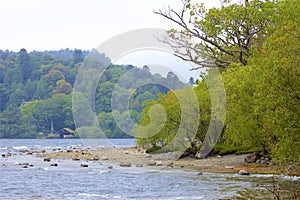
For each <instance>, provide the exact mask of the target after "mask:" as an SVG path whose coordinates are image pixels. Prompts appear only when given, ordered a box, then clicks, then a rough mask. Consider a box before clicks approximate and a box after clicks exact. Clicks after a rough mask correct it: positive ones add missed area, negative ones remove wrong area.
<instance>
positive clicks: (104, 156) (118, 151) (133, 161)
mask: <svg viewBox="0 0 300 200" xmlns="http://www.w3.org/2000/svg"><path fill="white" fill-rule="evenodd" d="M247 155H249V154H243V155H234V154H231V155H225V156H216V157H208V158H204V159H194V158H183V159H175V157H174V155H172V154H171V153H166V154H147V153H145V151H144V150H143V149H140V148H136V147H125V148H102V149H96V150H92V149H73V150H67V151H62V150H59V151H55V152H44V153H36V156H37V157H41V158H48V159H68V160H74V161H94V162H99V163H101V162H105V163H108V164H111V165H113V164H114V165H119V166H121V167H131V166H136V167H154V168H156V169H161V170H163V169H181V170H185V171H194V172H199V174H201V173H203V172H211V173H233V174H238V173H239V171H240V170H246V171H247V172H249V173H250V174H274V175H281V174H284V175H290V176H300V170H299V165H296V166H292V167H291V165H289V166H277V165H266V164H256V163H246V162H245V161H244V158H245V157H246V156H247Z"/></svg>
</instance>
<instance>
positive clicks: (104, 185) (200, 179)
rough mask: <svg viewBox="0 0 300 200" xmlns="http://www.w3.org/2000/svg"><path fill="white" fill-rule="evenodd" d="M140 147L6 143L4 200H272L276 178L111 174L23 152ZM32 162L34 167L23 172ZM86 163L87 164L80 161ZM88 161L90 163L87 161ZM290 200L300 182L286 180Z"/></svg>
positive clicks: (2, 143)
mask: <svg viewBox="0 0 300 200" xmlns="http://www.w3.org/2000/svg"><path fill="white" fill-rule="evenodd" d="M130 146H134V140H132V139H125V140H119V139H117V140H109V141H107V140H85V141H84V140H83V141H82V140H79V139H69V140H68V139H49V140H46V139H35V140H14V139H11V140H6V139H3V140H0V153H1V154H3V153H7V152H12V153H13V154H15V155H14V156H12V157H8V158H7V157H5V158H2V157H1V158H0V175H1V179H0V199H1V200H2V199H7V200H8V199H70V200H73V199H149V200H150V199H170V200H171V199H172V200H173V199H184V200H185V199H272V198H273V196H272V195H271V193H270V192H268V191H267V190H266V186H267V185H270V184H272V182H273V179H272V175H250V176H238V175H235V174H216V173H204V174H203V175H201V176H198V175H197V172H186V171H183V170H158V169H155V168H149V167H143V168H136V167H130V168H121V167H119V166H117V165H114V166H113V169H108V164H107V163H99V162H98V163H97V162H89V163H88V165H89V167H88V168H80V167H79V166H78V164H79V163H78V161H77V162H76V161H71V160H56V162H57V163H58V167H51V166H50V165H49V163H47V162H43V161H42V159H41V158H37V157H35V156H28V155H26V154H25V153H23V152H24V151H26V150H29V149H45V150H47V151H53V149H54V150H55V149H61V150H66V149H74V148H95V147H98V148H120V147H130ZM20 162H28V163H30V164H33V165H34V166H33V167H29V168H26V169H25V168H22V167H21V166H20V165H19V163H20ZM80 162H81V161H80ZM82 162H85V161H82ZM279 179H280V184H281V185H282V187H283V190H284V195H285V196H286V197H288V196H290V195H291V194H292V193H293V191H294V190H295V188H297V187H299V177H291V176H280V177H279Z"/></svg>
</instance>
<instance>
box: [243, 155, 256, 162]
mask: <svg viewBox="0 0 300 200" xmlns="http://www.w3.org/2000/svg"><path fill="white" fill-rule="evenodd" d="M257 159H258V157H257V155H256V153H251V154H249V155H248V156H246V157H245V162H247V163H255V162H256V160H257Z"/></svg>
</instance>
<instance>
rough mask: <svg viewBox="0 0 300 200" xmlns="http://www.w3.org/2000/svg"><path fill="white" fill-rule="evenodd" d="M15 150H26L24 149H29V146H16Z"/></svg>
mask: <svg viewBox="0 0 300 200" xmlns="http://www.w3.org/2000/svg"><path fill="white" fill-rule="evenodd" d="M12 149H13V150H16V151H24V150H29V147H27V146H16V147H12Z"/></svg>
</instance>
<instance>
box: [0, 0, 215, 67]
mask: <svg viewBox="0 0 300 200" xmlns="http://www.w3.org/2000/svg"><path fill="white" fill-rule="evenodd" d="M203 2H204V3H205V5H207V6H209V7H211V6H219V5H220V3H219V0H203ZM167 6H171V7H172V8H175V9H177V10H180V9H181V7H182V2H181V0H0V24H1V33H0V34H1V35H0V49H2V50H6V49H8V50H13V51H19V50H20V49H21V48H25V49H27V50H28V51H32V50H39V51H42V50H59V49H65V48H70V49H74V48H80V49H92V48H96V47H97V46H98V45H100V44H101V43H102V42H104V41H106V40H108V39H109V38H111V37H112V36H115V35H118V34H120V33H123V32H126V31H130V30H133V29H138V28H163V29H170V28H172V27H173V25H174V24H172V23H170V21H168V20H166V19H164V18H162V17H161V16H158V15H156V14H154V13H153V10H158V9H163V8H164V7H167ZM121 61H122V60H121ZM125 61H126V62H127V61H128V62H131V61H130V60H128V59H127V60H126V59H125ZM125 61H124V62H125ZM173 61H174V60H173ZM173 61H172V62H173ZM156 62H157V60H156ZM131 64H136V65H139V64H142V63H141V61H140V60H139V61H137V62H135V61H132V63H131ZM143 64H147V63H143ZM155 64H157V63H155Z"/></svg>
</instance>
